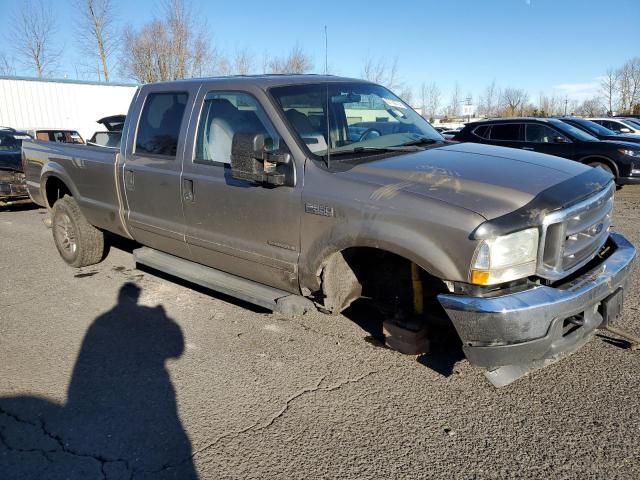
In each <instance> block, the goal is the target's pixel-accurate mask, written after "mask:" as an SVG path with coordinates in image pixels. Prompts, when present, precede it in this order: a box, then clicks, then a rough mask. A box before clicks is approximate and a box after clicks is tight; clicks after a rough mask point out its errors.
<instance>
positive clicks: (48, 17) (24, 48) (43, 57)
mask: <svg viewBox="0 0 640 480" xmlns="http://www.w3.org/2000/svg"><path fill="white" fill-rule="evenodd" d="M12 24H13V30H12V33H13V35H12V39H13V41H14V44H15V46H16V49H17V50H18V51H19V52H20V54H21V57H22V58H23V59H24V60H23V62H24V63H25V65H27V66H29V67H33V68H34V69H35V71H36V74H37V75H38V77H43V76H44V75H46V74H48V73H50V72H51V71H52V69H53V67H54V65H55V60H56V59H55V57H56V52H54V51H53V48H52V42H53V40H52V38H53V36H54V34H55V32H56V26H55V22H54V20H53V16H52V13H51V6H50V5H49V4H48V3H45V2H44V1H43V0H38V1H36V2H33V1H32V0H27V1H25V2H24V3H21V4H20V5H19V7H18V8H17V10H16V13H15V17H14V18H13V21H12Z"/></svg>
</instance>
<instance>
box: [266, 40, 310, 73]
mask: <svg viewBox="0 0 640 480" xmlns="http://www.w3.org/2000/svg"><path fill="white" fill-rule="evenodd" d="M312 69H313V62H312V61H311V57H309V55H308V54H307V53H305V52H304V51H303V50H302V48H301V47H300V45H295V46H294V47H293V48H292V49H291V51H290V52H289V54H288V55H287V56H285V57H272V58H268V60H266V73H308V72H310V71H311V70H312Z"/></svg>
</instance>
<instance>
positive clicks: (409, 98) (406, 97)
mask: <svg viewBox="0 0 640 480" xmlns="http://www.w3.org/2000/svg"><path fill="white" fill-rule="evenodd" d="M398 97H400V98H401V99H402V100H403V101H404V102H405V103H406V104H407V105H412V104H413V89H412V88H411V87H410V86H408V85H403V86H402V87H401V88H400V91H399V92H398Z"/></svg>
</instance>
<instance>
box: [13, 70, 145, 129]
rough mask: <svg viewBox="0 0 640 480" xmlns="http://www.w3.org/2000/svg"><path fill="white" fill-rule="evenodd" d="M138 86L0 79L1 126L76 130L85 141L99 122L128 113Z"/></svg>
mask: <svg viewBox="0 0 640 480" xmlns="http://www.w3.org/2000/svg"><path fill="white" fill-rule="evenodd" d="M136 87H137V86H136V85H133V84H121V83H99V82H85V81H80V80H44V79H41V78H25V77H0V126H2V127H13V128H16V129H27V128H64V129H71V130H77V131H78V132H79V133H80V135H82V136H83V137H84V138H85V140H86V139H88V138H89V137H91V135H92V134H93V132H95V131H96V130H104V127H102V126H101V125H99V124H97V123H96V120H98V119H99V118H102V117H106V116H109V115H117V114H126V113H127V110H128V109H129V103H130V102H131V99H132V98H133V95H134V93H135V91H136Z"/></svg>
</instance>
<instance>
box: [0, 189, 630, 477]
mask: <svg viewBox="0 0 640 480" xmlns="http://www.w3.org/2000/svg"><path fill="white" fill-rule="evenodd" d="M639 207H640V187H625V188H624V189H623V190H621V191H620V192H618V193H617V196H616V213H615V217H614V228H615V229H616V230H618V231H620V232H622V233H624V234H625V235H626V236H627V237H628V238H629V239H630V240H631V241H632V242H633V243H635V244H637V245H638V244H640V228H639V227H640V214H639V213H638V210H639ZM44 214H45V211H44V210H38V209H18V210H16V211H2V212H0V239H1V240H2V247H1V249H0V362H1V363H0V368H1V370H0V371H1V375H0V479H2V480H7V479H21V480H22V479H32V478H34V479H35V478H43V479H141V478H146V479H164V478H172V479H194V478H199V479H231V478H233V479H236V478H237V479H290V478H305V479H308V478H340V479H343V478H358V479H360V478H372V479H373V478H375V479H378V478H379V479H421V478H464V479H467V478H483V479H484V478H492V479H493V478H505V479H511V478H535V479H537V478H554V479H574V478H575V479H587V478H594V479H595V478H597V479H601V478H620V479H627V478H628V479H635V478H640V440H639V439H640V395H639V392H640V390H639V387H638V384H639V380H640V373H639V370H640V368H639V367H640V352H632V351H630V350H628V349H626V348H624V342H620V341H619V340H616V339H615V338H614V337H612V336H609V335H606V336H600V337H596V338H594V339H593V340H592V341H591V342H590V343H588V344H587V345H586V346H585V347H584V348H582V349H581V350H580V351H578V352H577V353H575V354H574V355H572V356H570V357H569V358H566V359H564V360H563V361H561V362H558V363H556V364H554V365H551V366H549V367H547V368H545V369H542V370H539V371H536V372H533V373H532V374H531V375H529V376H527V377H525V378H522V379H520V380H518V381H517V382H515V383H514V384H512V385H509V386H507V387H504V388H502V389H495V388H494V387H492V386H491V385H490V384H489V383H488V382H487V381H486V380H485V379H484V377H483V375H482V371H481V370H480V369H478V368H475V367H472V366H471V365H469V364H468V362H466V360H464V359H460V358H459V357H458V356H457V355H456V354H455V353H452V354H448V353H446V352H444V351H438V352H437V353H434V354H428V355H425V356H422V357H418V358H416V357H411V356H403V355H401V354H398V353H396V352H393V351H391V350H388V349H385V348H382V347H380V345H379V344H378V343H377V342H376V341H375V340H372V339H371V337H370V334H369V332H367V331H366V330H364V329H362V328H361V327H360V326H359V325H358V323H356V322H354V321H352V320H351V319H350V318H347V317H345V316H325V315H322V314H311V315H306V316H304V317H302V318H296V319H287V318H283V317H282V316H280V315H277V314H272V313H270V312H266V311H263V310H260V309H259V308H255V307H251V306H250V305H247V304H244V303H242V302H239V301H236V300H233V299H230V298H227V297H224V296H221V295H218V294H216V293H213V292H209V291H206V290H202V289H193V288H191V287H190V286H189V285H186V284H183V283H180V282H177V281H172V280H171V279H167V278H166V277H161V276H157V275H155V274H153V273H152V272H149V271H140V270H137V269H136V268H135V264H134V262H133V259H132V256H131V254H130V250H131V245H130V244H128V243H127V242H120V243H119V246H118V248H112V250H111V252H110V254H109V256H108V257H107V259H106V260H105V261H104V262H102V263H101V264H99V265H96V266H93V267H88V268H84V269H81V270H74V269H72V268H70V267H68V266H66V265H65V264H64V263H63V261H62V260H61V259H60V258H59V256H58V254H57V252H56V250H55V247H54V245H53V241H52V239H51V231H50V230H48V229H47V228H45V226H44V225H43V223H42V219H43V217H44ZM639 286H640V282H639V281H638V274H637V271H636V270H634V273H633V277H632V279H631V282H630V285H629V289H628V291H627V292H626V300H625V313H624V317H623V319H622V320H621V322H620V324H619V325H620V326H622V327H624V328H626V329H628V330H629V331H631V332H632V333H634V334H635V335H640V321H639V320H638V311H639V310H638V309H639V308H640V305H639V302H638V293H639V292H638V289H639Z"/></svg>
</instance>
